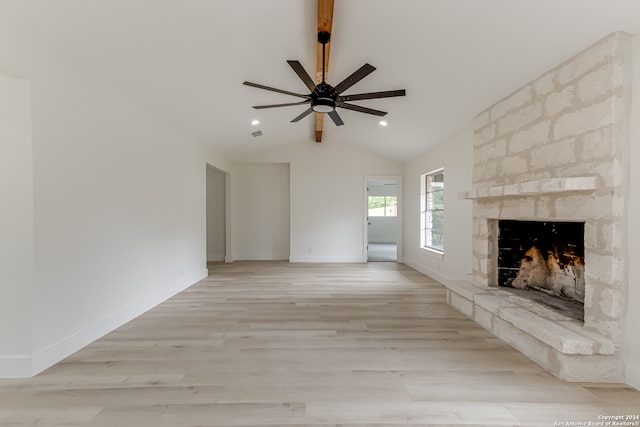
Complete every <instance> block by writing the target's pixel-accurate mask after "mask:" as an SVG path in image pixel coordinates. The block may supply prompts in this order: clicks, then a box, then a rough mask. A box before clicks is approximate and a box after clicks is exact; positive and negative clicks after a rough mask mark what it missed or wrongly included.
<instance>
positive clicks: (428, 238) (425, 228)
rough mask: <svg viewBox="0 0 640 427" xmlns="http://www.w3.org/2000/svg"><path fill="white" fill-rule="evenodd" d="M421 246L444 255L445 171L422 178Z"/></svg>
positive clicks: (428, 174) (437, 171) (440, 170)
mask: <svg viewBox="0 0 640 427" xmlns="http://www.w3.org/2000/svg"><path fill="white" fill-rule="evenodd" d="M420 188H421V192H420V193H421V194H420V196H421V197H420V198H421V200H420V246H422V247H423V248H427V249H431V250H435V251H437V252H440V253H444V227H443V218H444V169H438V170H436V171H433V172H431V173H427V174H424V175H422V176H421V182H420Z"/></svg>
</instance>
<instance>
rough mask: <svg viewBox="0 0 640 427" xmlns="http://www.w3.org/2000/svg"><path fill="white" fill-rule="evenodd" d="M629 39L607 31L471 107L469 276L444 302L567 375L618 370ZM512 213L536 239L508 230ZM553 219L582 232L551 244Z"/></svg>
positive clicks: (587, 376)
mask: <svg viewBox="0 0 640 427" xmlns="http://www.w3.org/2000/svg"><path fill="white" fill-rule="evenodd" d="M630 46H631V37H630V36H629V35H628V34H624V33H613V34H611V35H609V36H607V37H605V38H604V39H602V40H601V41H599V42H597V43H596V44H594V45H593V46H591V47H589V48H587V49H585V50H584V51H582V52H580V53H578V54H577V55H575V56H574V57H572V58H570V59H569V60H567V61H566V62H564V63H562V64H560V65H559V66H557V67H556V68H554V69H552V70H550V71H548V72H547V73H545V74H543V75H542V76H541V77H539V78H538V79H536V80H534V81H533V82H531V83H529V84H528V85H526V86H525V87H523V88H521V89H520V90H518V91H516V92H515V93H513V94H511V95H510V96H508V97H506V98H505V99H503V100H501V101H499V102H498V103H496V104H495V105H493V106H491V107H490V108H488V109H487V110H485V111H484V112H482V113H480V114H479V115H478V116H477V117H476V119H475V122H474V141H473V145H474V146H473V155H474V171H473V188H472V189H471V190H470V191H467V192H465V193H463V194H460V195H459V197H461V198H464V199H469V200H471V201H472V203H473V278H472V281H471V282H469V283H467V282H464V283H453V284H448V285H447V286H448V302H449V303H450V304H451V305H453V306H454V307H456V308H458V309H459V310H461V311H463V312H464V313H466V314H467V315H469V316H471V317H473V318H474V320H475V321H476V322H478V323H479V324H480V325H482V326H483V327H485V328H486V329H488V330H489V331H491V332H492V333H494V334H495V335H496V336H498V337H500V338H502V339H503V340H504V341H506V342H508V343H509V344H511V345H513V346H514V347H515V348H517V349H518V350H520V351H521V352H522V353H523V354H525V355H526V356H528V357H529V358H531V359H532V360H534V361H536V362H537V363H538V364H540V365H541V366H543V367H545V368H546V369H547V370H549V371H550V372H552V373H554V374H555V375H557V376H558V377H560V378H563V379H566V380H569V381H622V380H623V378H624V372H623V363H622V359H621V358H622V354H621V349H622V335H623V331H622V326H623V315H624V311H625V310H626V286H627V263H628V253H627V249H626V243H625V242H626V239H625V236H626V234H627V233H626V226H627V220H628V209H627V200H626V199H627V192H628V189H627V182H628V165H627V159H628V150H629V134H628V127H629V115H630V101H629V100H630V81H631V73H630V60H631V58H630ZM516 221H517V222H520V223H521V225H522V224H523V225H524V228H525V229H526V228H527V227H529V228H531V230H532V233H533V234H536V235H537V236H529V237H527V236H526V235H525V236H524V237H522V236H520V237H517V236H515V234H514V235H513V236H511V237H509V236H510V235H511V234H513V233H511V232H512V231H513V229H514V227H515V228H517V227H516V226H515V225H514V224H517V222H516ZM544 224H547V225H544ZM501 226H503V227H502V228H501ZM505 227H506V228H505ZM560 228H562V230H561V231H560V232H561V233H565V232H566V233H567V234H568V235H573V234H578V235H580V234H581V237H582V238H581V239H578V241H575V242H574V241H571V240H572V239H573V237H562V238H561V239H559V241H555V242H554V241H553V240H554V234H557V233H558V232H559V231H558V230H559V229H560ZM516 234H517V233H516ZM505 235H506V236H507V237H508V239H511V241H510V242H506V241H505V242H501V238H502V239H505ZM542 235H545V236H546V237H541V236H542ZM514 236H515V237H514ZM556 240H558V239H556ZM501 243H504V244H503V247H501V246H500V244H501ZM505 245H507V246H511V250H510V251H509V250H508V248H507V249H506V248H505V247H504V246H505ZM507 258H508V259H509V262H510V263H511V264H510V265H509V266H506V265H502V264H501V262H503V261H504V262H506V261H507ZM534 264H535V266H536V268H539V269H538V270H537V272H536V273H535V274H534V273H532V271H533V269H534V268H533V267H534ZM541 264H544V265H543V266H541ZM508 269H511V270H508ZM527 269H528V270H529V271H523V270H527ZM538 291H542V292H543V293H548V294H549V296H550V297H552V298H554V297H558V298H560V300H564V301H565V302H569V303H573V304H574V305H580V315H579V316H575V315H572V314H571V313H567V312H565V311H564V310H563V309H562V306H563V304H546V303H545V302H544V301H540V299H539V298H532V297H531V295H534V293H535V292H538ZM558 305H559V306H560V307H558Z"/></svg>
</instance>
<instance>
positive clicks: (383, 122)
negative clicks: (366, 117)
mask: <svg viewBox="0 0 640 427" xmlns="http://www.w3.org/2000/svg"><path fill="white" fill-rule="evenodd" d="M378 124H379V125H380V126H387V125H388V124H389V123H387V122H385V121H384V120H380V121H379V122H378Z"/></svg>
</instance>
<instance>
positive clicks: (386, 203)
mask: <svg viewBox="0 0 640 427" xmlns="http://www.w3.org/2000/svg"><path fill="white" fill-rule="evenodd" d="M368 215H369V216H370V217H372V216H398V197H397V196H369V214H368Z"/></svg>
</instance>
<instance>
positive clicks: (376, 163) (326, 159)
mask: <svg viewBox="0 0 640 427" xmlns="http://www.w3.org/2000/svg"><path fill="white" fill-rule="evenodd" d="M336 132H339V130H336ZM325 139H326V140H325V141H324V142H322V143H320V144H318V143H315V142H313V140H312V139H311V136H310V138H309V140H307V141H301V142H299V143H296V144H292V145H289V146H286V147H283V148H281V149H278V150H275V151H272V152H270V153H266V154H263V155H260V156H257V157H255V158H251V159H249V160H250V161H252V162H286V163H289V164H290V165H291V170H290V172H291V188H290V194H291V256H290V260H291V261H292V262H307V261H308V262H365V261H366V249H365V247H364V239H365V236H364V221H365V218H366V210H365V206H364V203H363V199H364V190H365V189H364V177H365V176H367V175H370V176H391V175H402V170H403V167H402V164H400V163H397V162H394V161H392V160H389V159H386V158H383V157H379V156H376V155H374V154H371V153H368V152H365V151H361V150H358V149H355V148H352V147H351V146H349V145H347V144H345V143H341V142H340V141H339V140H338V139H337V138H325ZM234 216H235V213H234Z"/></svg>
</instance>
